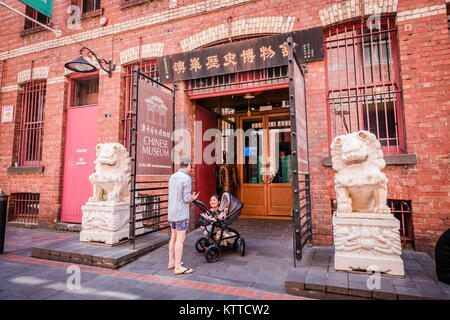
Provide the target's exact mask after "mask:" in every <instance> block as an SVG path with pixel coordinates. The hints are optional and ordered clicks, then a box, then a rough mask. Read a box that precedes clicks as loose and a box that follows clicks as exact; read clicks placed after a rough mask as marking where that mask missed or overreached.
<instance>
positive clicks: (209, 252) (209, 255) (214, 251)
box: [205, 245, 222, 263]
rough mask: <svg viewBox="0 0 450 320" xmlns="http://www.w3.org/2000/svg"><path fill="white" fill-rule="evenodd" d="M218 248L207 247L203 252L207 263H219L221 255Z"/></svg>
mask: <svg viewBox="0 0 450 320" xmlns="http://www.w3.org/2000/svg"><path fill="white" fill-rule="evenodd" d="M221 253H222V252H221V251H220V248H219V247H218V246H216V245H212V246H209V247H208V249H206V252H205V258H206V261H208V262H211V263H212V262H216V261H219V259H220V255H221Z"/></svg>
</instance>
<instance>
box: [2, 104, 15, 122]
mask: <svg viewBox="0 0 450 320" xmlns="http://www.w3.org/2000/svg"><path fill="white" fill-rule="evenodd" d="M13 120H14V106H3V107H2V123H5V122H13Z"/></svg>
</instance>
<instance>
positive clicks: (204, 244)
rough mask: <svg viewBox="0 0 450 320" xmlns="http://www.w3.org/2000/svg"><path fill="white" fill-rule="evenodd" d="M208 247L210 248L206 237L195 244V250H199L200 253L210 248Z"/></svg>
mask: <svg viewBox="0 0 450 320" xmlns="http://www.w3.org/2000/svg"><path fill="white" fill-rule="evenodd" d="M208 247H209V241H208V239H207V238H205V237H203V238H200V239H198V241H197V243H196V244H195V249H197V251H198V252H200V253H203V252H205V251H206V248H208Z"/></svg>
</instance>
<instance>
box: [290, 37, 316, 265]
mask: <svg viewBox="0 0 450 320" xmlns="http://www.w3.org/2000/svg"><path fill="white" fill-rule="evenodd" d="M287 43H288V76H289V105H290V117H291V150H292V155H291V165H292V192H293V195H294V209H293V210H292V219H293V221H292V222H293V242H294V243H293V248H294V266H296V260H300V259H301V258H302V249H303V247H304V246H305V244H306V243H307V242H309V243H312V230H311V228H312V227H311V192H310V190H311V189H310V187H311V183H310V172H309V150H308V126H307V119H306V91H305V77H304V70H303V68H302V67H301V66H300V65H299V63H298V60H297V57H296V54H295V52H294V48H293V42H292V38H291V37H289V38H288V40H287Z"/></svg>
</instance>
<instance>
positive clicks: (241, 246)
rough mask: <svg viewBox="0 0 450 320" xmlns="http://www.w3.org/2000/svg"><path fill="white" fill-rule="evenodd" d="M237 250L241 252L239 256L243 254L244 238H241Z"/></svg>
mask: <svg viewBox="0 0 450 320" xmlns="http://www.w3.org/2000/svg"><path fill="white" fill-rule="evenodd" d="M239 250H240V252H241V256H245V240H244V238H241V241H240V243H239Z"/></svg>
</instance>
